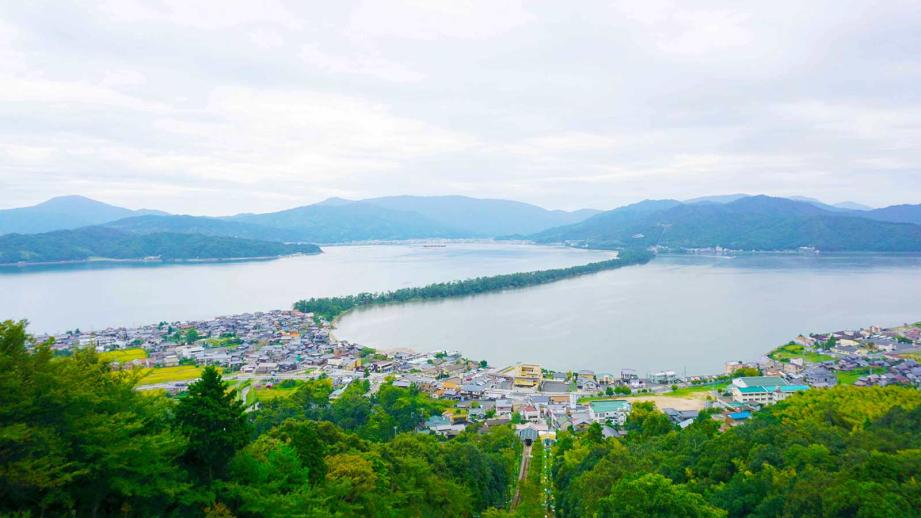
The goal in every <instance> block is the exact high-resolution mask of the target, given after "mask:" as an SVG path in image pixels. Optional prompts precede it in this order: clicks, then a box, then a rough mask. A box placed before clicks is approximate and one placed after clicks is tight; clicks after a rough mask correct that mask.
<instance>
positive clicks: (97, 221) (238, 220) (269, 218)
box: [0, 196, 600, 243]
mask: <svg viewBox="0 0 921 518" xmlns="http://www.w3.org/2000/svg"><path fill="white" fill-rule="evenodd" d="M599 212H600V211H597V210H590V209H584V210H578V211H574V212H566V211H561V210H547V209H543V208H541V207H538V206H536V205H530V204H527V203H521V202H516V201H509V200H494V199H480V198H470V197H465V196H392V197H385V198H372V199H366V200H345V199H341V198H330V199H328V200H325V201H323V202H320V203H315V204H312V205H304V206H301V207H295V208H293V209H287V210H282V211H277V212H269V213H264V214H237V215H233V216H225V217H204V216H185V215H170V214H166V213H164V212H159V211H146V210H145V211H131V210H129V209H123V208H120V207H114V206H112V205H108V204H105V203H101V202H97V201H94V200H91V199H89V198H83V197H80V196H67V197H62V198H53V199H51V200H49V201H47V202H45V203H41V204H39V205H35V206H32V207H23V208H19V209H9V210H5V211H0V234H6V233H14V232H15V233H21V234H32V233H39V232H47V231H50V230H62V229H70V228H77V227H81V226H87V225H105V226H107V227H111V228H116V229H119V230H124V231H127V232H133V233H140V234H144V233H153V232H177V233H198V234H205V235H212V236H223V237H240V238H252V239H265V240H270V241H305V242H313V243H344V242H353V241H374V240H377V241H380V240H406V239H427V238H488V237H495V236H500V235H506V234H531V233H535V232H540V231H542V230H545V229H548V228H552V227H556V226H560V225H567V224H571V223H576V222H579V221H582V220H584V219H586V218H588V217H590V216H593V215H595V214H597V213H599ZM49 214H53V215H54V216H55V218H56V219H52V218H51V217H50V216H48V215H49ZM39 223H41V224H39Z"/></svg>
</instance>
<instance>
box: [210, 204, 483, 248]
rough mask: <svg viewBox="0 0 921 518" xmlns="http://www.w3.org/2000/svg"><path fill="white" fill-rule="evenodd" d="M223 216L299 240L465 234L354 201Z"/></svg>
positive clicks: (419, 217)
mask: <svg viewBox="0 0 921 518" xmlns="http://www.w3.org/2000/svg"><path fill="white" fill-rule="evenodd" d="M223 219H224V220H225V221H232V222H240V223H248V224H251V225H259V226H263V227H272V228H275V229H282V230H287V231H292V232H297V235H298V236H300V237H301V239H303V240H306V241H311V242H315V243H345V242H351V241H373V240H379V241H383V240H402V239H425V238H458V237H467V234H466V233H464V232H462V231H460V230H458V229H454V228H451V227H449V226H447V225H443V224H441V223H439V222H437V221H432V220H431V219H428V218H426V217H425V216H422V215H421V214H418V213H415V212H407V211H402V210H392V209H388V208H384V207H378V206H376V205H371V204H366V203H357V202H346V203H332V204H331V203H319V204H315V205H307V206H304V207H297V208H294V209H288V210H283V211H279V212H270V213H267V214H239V215H236V216H230V217H228V218H223Z"/></svg>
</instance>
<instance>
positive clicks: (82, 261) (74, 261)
mask: <svg viewBox="0 0 921 518" xmlns="http://www.w3.org/2000/svg"><path fill="white" fill-rule="evenodd" d="M322 253H323V251H322V250H321V251H319V252H314V253H305V252H298V253H294V254H284V255H264V256H255V257H196V258H189V259H162V258H159V257H158V258H155V259H151V258H143V257H141V258H133V259H116V258H112V257H90V258H87V259H70V260H66V261H36V262H21V261H20V262H15V263H0V268H17V267H19V268H29V267H32V266H66V265H82V264H97V263H98V264H152V265H157V264H196V263H231V262H243V261H271V260H274V259H281V258H283V257H296V256H300V255H303V256H311V255H319V254H322Z"/></svg>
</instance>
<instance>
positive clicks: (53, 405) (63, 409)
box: [0, 321, 188, 516]
mask: <svg viewBox="0 0 921 518" xmlns="http://www.w3.org/2000/svg"><path fill="white" fill-rule="evenodd" d="M26 341H27V335H26V332H25V322H11V321H6V322H2V323H0V515H6V514H7V513H19V512H25V511H31V512H33V513H34V514H36V515H49V514H50V515H62V514H76V515H78V516H97V515H112V514H116V513H128V512H132V513H136V514H139V515H157V514H163V513H164V511H166V510H169V509H175V508H176V502H177V500H179V499H180V498H181V496H182V494H183V492H184V491H185V490H186V489H187V488H188V484H186V483H185V481H184V479H185V474H184V472H183V471H182V470H181V469H180V467H179V466H178V465H177V464H176V462H175V461H176V459H177V458H178V456H179V455H180V454H181V452H182V451H183V449H184V446H185V443H184V440H183V439H182V437H181V436H179V435H178V434H175V433H174V432H172V431H171V430H170V429H169V426H168V423H167V421H166V419H164V416H165V415H166V412H165V411H164V408H163V406H162V404H161V403H162V402H163V401H162V400H161V399H157V398H148V397H147V396H144V395H141V394H139V393H138V392H137V391H135V390H134V385H135V383H136V381H137V380H136V377H135V375H134V373H131V372H124V371H121V372H113V371H111V370H109V368H108V366H107V365H105V364H103V363H101V362H99V359H98V357H97V356H96V354H95V352H94V351H92V350H85V351H78V352H77V353H75V354H74V355H73V356H70V357H59V358H56V357H54V355H53V354H52V352H51V348H50V345H51V344H50V343H46V344H41V345H39V346H37V347H36V349H35V351H34V352H31V353H30V352H29V351H28V350H26Z"/></svg>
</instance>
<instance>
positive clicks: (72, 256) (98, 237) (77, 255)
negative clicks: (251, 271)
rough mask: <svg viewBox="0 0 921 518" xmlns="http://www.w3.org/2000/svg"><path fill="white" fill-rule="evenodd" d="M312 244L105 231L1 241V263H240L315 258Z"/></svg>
mask: <svg viewBox="0 0 921 518" xmlns="http://www.w3.org/2000/svg"><path fill="white" fill-rule="evenodd" d="M319 252H320V249H319V247H317V246H316V245H285V244H282V243H273V242H269V241H257V240H253V239H237V238H231V237H214V236H203V235H200V234H176V233H169V232H157V233H151V234H133V233H129V232H124V231H121V230H116V229H112V228H106V227H83V228H79V229H76V230H56V231H54V232H47V233H44V234H8V235H5V236H0V264H9V263H19V262H23V263H44V262H62V261H85V260H89V259H94V258H105V259H118V260H130V259H144V258H147V257H158V258H160V259H161V260H164V261H176V260H197V259H245V258H257V257H275V256H281V255H288V254H296V253H307V254H312V253H319Z"/></svg>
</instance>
